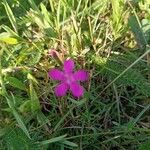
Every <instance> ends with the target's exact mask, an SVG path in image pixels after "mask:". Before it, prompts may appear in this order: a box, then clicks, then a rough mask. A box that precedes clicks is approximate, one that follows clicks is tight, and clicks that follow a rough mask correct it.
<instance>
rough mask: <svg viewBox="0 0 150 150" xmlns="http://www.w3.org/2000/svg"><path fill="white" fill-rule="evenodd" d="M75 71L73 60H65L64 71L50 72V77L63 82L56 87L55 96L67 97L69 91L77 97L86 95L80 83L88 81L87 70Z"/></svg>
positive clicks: (52, 70)
mask: <svg viewBox="0 0 150 150" xmlns="http://www.w3.org/2000/svg"><path fill="white" fill-rule="evenodd" d="M73 69H74V61H73V60H71V59H70V60H65V61H64V67H63V71H60V70H58V69H51V70H50V71H49V77H50V78H51V79H53V80H58V81H61V83H60V84H58V85H57V86H56V87H55V94H56V96H58V97H61V96H65V95H66V93H67V91H68V90H70V91H71V92H72V94H73V96H75V97H78V98H79V97H81V96H83V93H84V88H83V87H82V86H81V85H80V84H79V82H80V81H86V80H87V79H88V73H87V72H86V71H85V70H78V71H76V72H74V71H73Z"/></svg>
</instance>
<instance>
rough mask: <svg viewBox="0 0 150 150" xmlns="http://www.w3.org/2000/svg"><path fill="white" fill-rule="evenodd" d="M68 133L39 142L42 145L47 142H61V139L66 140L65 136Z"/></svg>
mask: <svg viewBox="0 0 150 150" xmlns="http://www.w3.org/2000/svg"><path fill="white" fill-rule="evenodd" d="M66 136H67V135H66V134H65V135H62V136H59V137H55V138H52V139H50V140H45V141H42V142H40V143H39V144H40V145H46V144H50V143H56V142H59V141H62V140H65V137H66Z"/></svg>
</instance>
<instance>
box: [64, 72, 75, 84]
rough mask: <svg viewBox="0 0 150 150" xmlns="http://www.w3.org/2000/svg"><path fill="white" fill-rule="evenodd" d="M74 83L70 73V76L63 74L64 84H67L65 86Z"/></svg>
mask: <svg viewBox="0 0 150 150" xmlns="http://www.w3.org/2000/svg"><path fill="white" fill-rule="evenodd" d="M73 81H74V78H73V76H72V73H70V74H68V73H67V74H65V82H66V83H67V84H71V83H72V82H73Z"/></svg>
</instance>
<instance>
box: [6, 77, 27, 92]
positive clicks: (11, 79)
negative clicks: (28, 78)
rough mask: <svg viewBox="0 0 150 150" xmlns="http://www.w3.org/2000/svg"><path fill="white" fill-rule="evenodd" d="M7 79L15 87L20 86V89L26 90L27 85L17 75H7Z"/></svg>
mask: <svg viewBox="0 0 150 150" xmlns="http://www.w3.org/2000/svg"><path fill="white" fill-rule="evenodd" d="M6 80H7V81H8V82H9V84H10V85H11V86H13V87H15V88H18V89H20V90H24V91H26V86H25V85H24V84H23V83H22V82H21V81H20V80H18V79H17V78H15V77H7V78H6Z"/></svg>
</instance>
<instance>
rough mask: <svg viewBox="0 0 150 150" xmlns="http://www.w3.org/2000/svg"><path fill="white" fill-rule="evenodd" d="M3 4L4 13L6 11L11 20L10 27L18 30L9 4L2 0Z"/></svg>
mask: <svg viewBox="0 0 150 150" xmlns="http://www.w3.org/2000/svg"><path fill="white" fill-rule="evenodd" d="M3 5H4V7H5V10H6V13H7V16H8V18H9V20H10V22H11V25H12V27H13V28H14V30H15V32H18V31H17V23H16V19H15V17H14V14H13V12H12V10H11V8H10V6H9V5H8V3H7V1H6V0H3Z"/></svg>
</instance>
